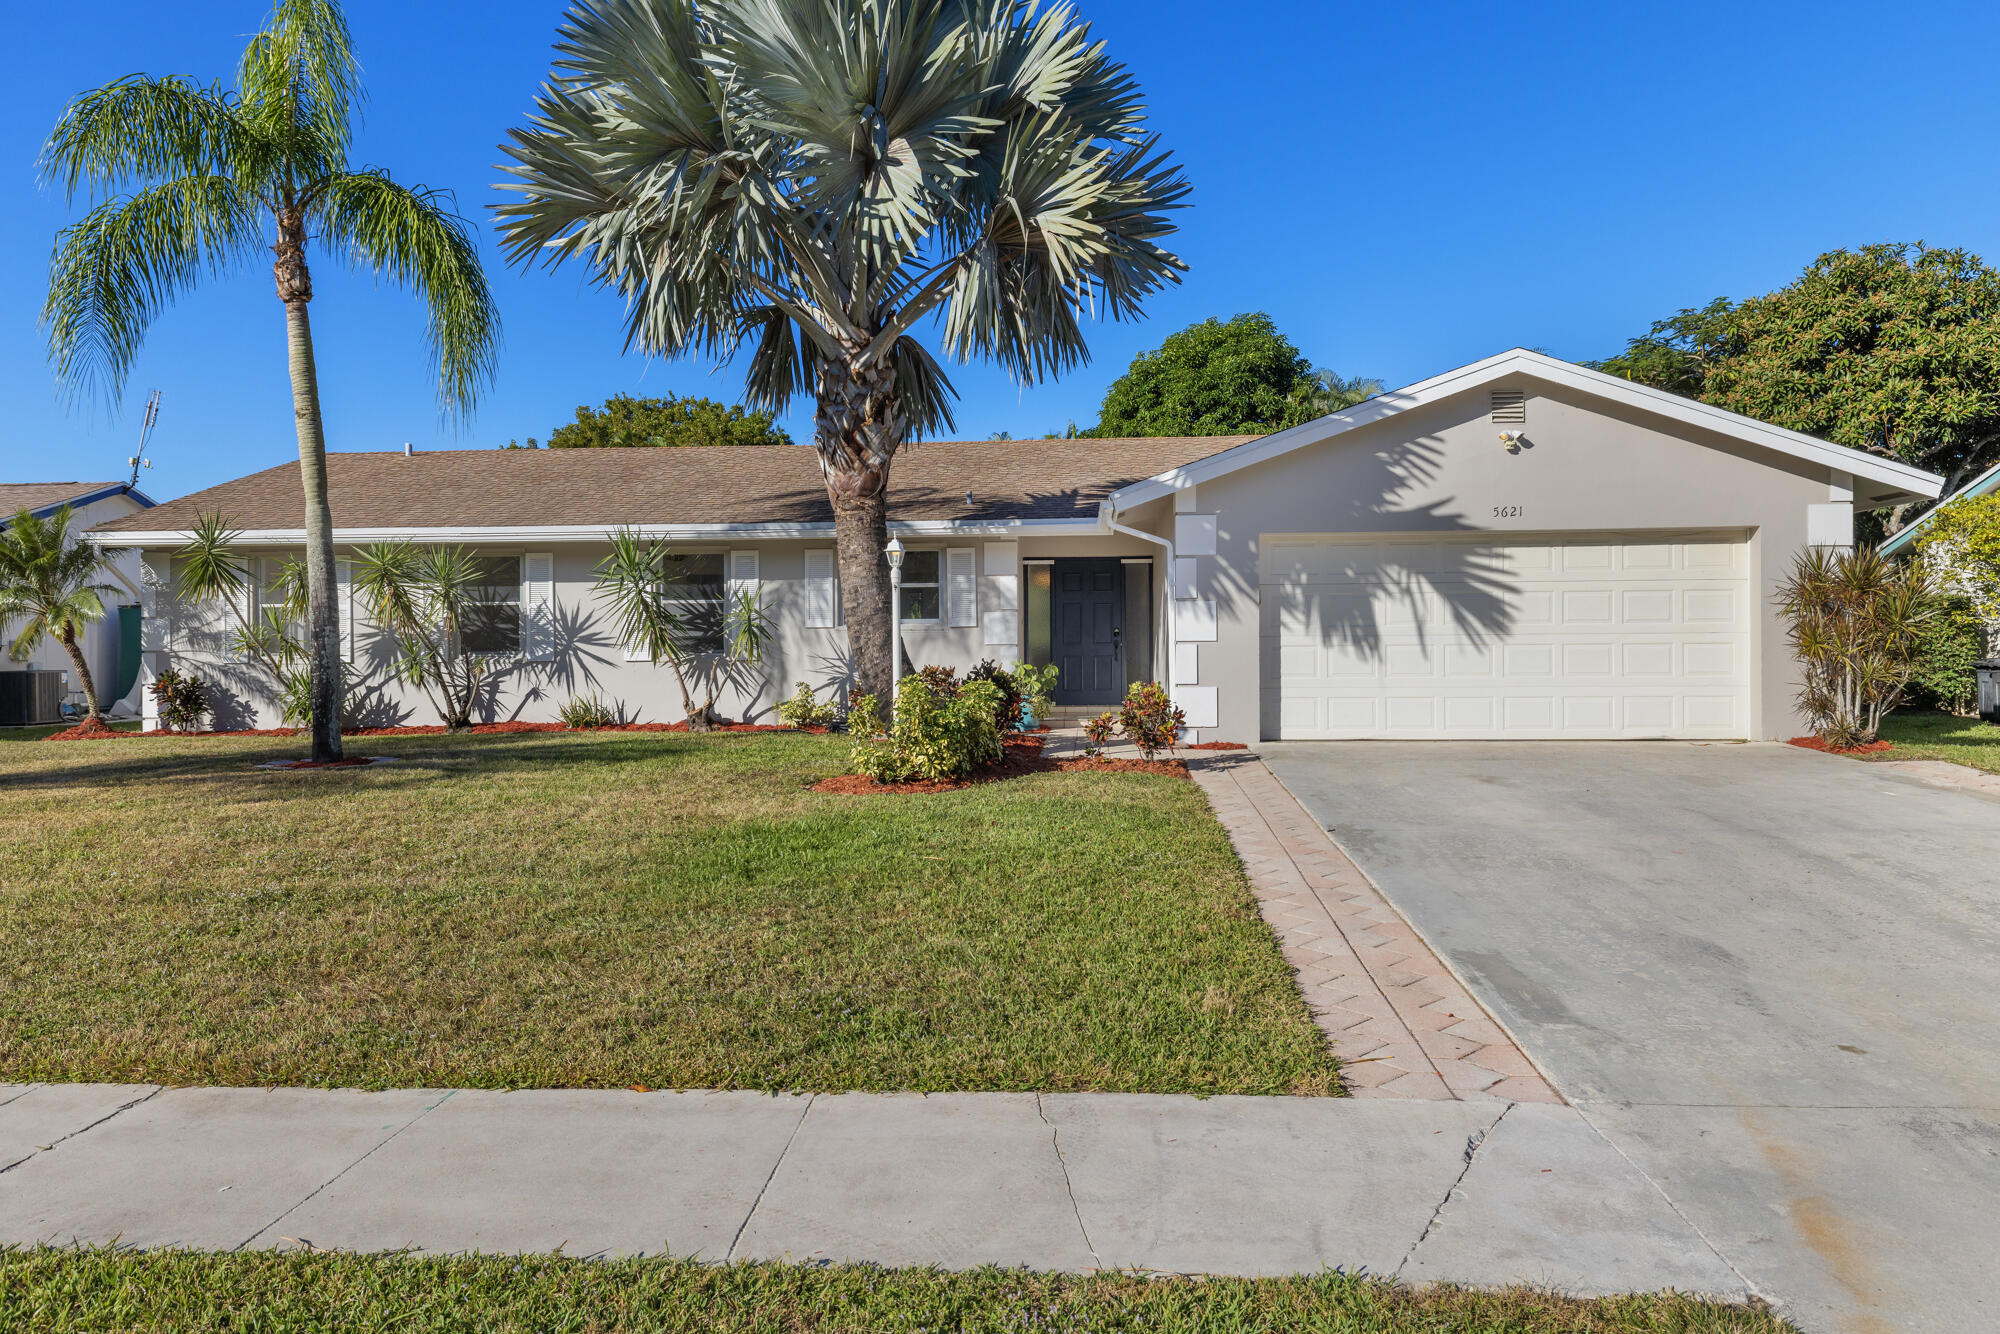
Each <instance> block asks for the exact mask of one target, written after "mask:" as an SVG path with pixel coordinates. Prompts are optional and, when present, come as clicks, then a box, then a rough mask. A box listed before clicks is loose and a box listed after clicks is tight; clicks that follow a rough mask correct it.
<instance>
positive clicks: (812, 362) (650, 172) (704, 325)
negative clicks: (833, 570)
mask: <svg viewBox="0 0 2000 1334" xmlns="http://www.w3.org/2000/svg"><path fill="white" fill-rule="evenodd" d="M557 52H558V58H557V61H556V64H555V68H554V70H553V72H552V74H551V77H550V81H549V83H548V84H547V85H546V86H545V87H544V89H543V92H542V94H541V96H540V98H539V99H538V100H537V103H536V109H535V113H534V115H533V117H532V119H531V121H530V123H529V124H528V126H527V127H526V128H524V129H517V130H514V131H512V132H511V139H512V142H511V143H510V144H509V145H508V146H507V151H508V152H509V153H510V154H511V155H512V156H513V157H514V159H515V162H514V164H513V165H511V166H509V167H508V168H507V170H508V171H509V172H510V173H511V174H512V175H513V176H515V177H516V178H517V179H516V181H515V182H514V183H512V184H511V185H510V186H509V187H508V188H510V189H512V190H515V191H518V192H519V194H520V198H519V199H518V200H517V201H515V202H513V203H510V204H507V205H505V206H503V207H502V208H501V209H500V210H499V212H500V215H501V219H502V222H501V226H502V232H503V235H504V237H505V241H506V248H507V251H508V254H509V257H510V258H511V259H512V260H513V261H515V262H517V263H528V262H533V261H535V260H537V259H539V260H543V261H545V262H547V263H549V264H551V265H554V264H559V263H561V262H563V261H565V260H567V259H570V258H572V257H574V258H578V259H580V260H581V261H583V262H584V263H586V264H587V265H588V266H589V267H590V269H591V270H592V272H593V274H594V276H595V278H596V279H597V280H598V281H599V282H601V283H602V284H604V285H605V286H608V287H611V288H613V289H615V290H617V291H618V292H620V293H621V294H622V295H624V296H625V298H626V300H627V302H628V305H629V318H628V323H627V335H626V336H627V345H628V346H636V347H639V348H641V349H642V350H644V351H647V352H652V353H657V354H661V355H665V356H678V355H681V354H683V353H687V352H691V351H698V352H703V353H707V354H711V355H718V356H727V355H729V354H732V353H734V352H735V351H736V350H737V349H739V348H740V347H742V346H743V345H744V344H746V343H747V344H749V345H750V347H751V348H752V356H751V359H750V364H749V368H748V387H747V394H746V397H747V398H748V399H749V401H750V403H751V404H752V405H753V406H756V407H762V408H767V409H770V410H773V411H777V410H782V409H783V408H784V407H785V406H786V404H787V403H788V402H789V400H790V399H791V397H792V395H794V394H805V393H810V394H811V395H812V396H813V399H814V402H815V406H816V413H815V417H814V424H813V425H814V432H813V443H814V446H815V448H816V449H817V450H818V451H819V457H820V467H821V471H822V474H823V475H824V477H825V481H826V489H827V494H828V496H829V498H830V499H831V501H832V505H833V511H834V521H835V532H836V542H837V545H838V548H839V553H840V554H839V559H840V582H841V589H842V597H843V601H844V604H845V607H846V613H847V619H848V622H849V627H850V632H851V633H850V649H851V653H852V656H853V659H854V664H855V674H856V677H857V685H858V687H859V688H860V689H862V690H866V691H870V692H877V693H879V692H882V691H884V690H886V689H887V687H888V686H889V684H890V681H891V680H892V676H891V672H892V664H891V663H890V660H889V650H888V639H889V597H888V594H889V588H888V577H887V571H886V570H885V568H884V565H883V558H882V547H883V545H884V542H885V539H886V537H887V527H886V525H887V496H886V492H887V488H888V484H889V471H890V464H891V462H892V461H893V460H894V458H895V455H896V452H897V450H898V449H900V448H901V447H902V446H903V445H904V443H905V442H906V441H908V440H909V439H911V438H912V437H913V436H919V435H924V434H928V433H931V432H933V431H936V430H938V429H940V428H947V429H948V428H949V427H950V426H951V423H952V416H951V407H950V401H951V399H952V398H953V397H954V393H953V390H952V388H951V385H950V383H949V382H948V381H947V380H946V378H945V375H944V372H943V370H942V369H941V368H940V366H939V365H938V362H937V361H936V360H934V359H933V358H932V356H931V354H930V353H929V352H928V351H926V350H925V348H924V346H923V344H922V343H921V342H919V341H918V339H917V338H916V337H915V336H914V331H915V330H916V329H917V327H918V326H919V325H920V324H923V323H924V322H926V321H930V322H931V324H932V326H933V327H934V328H935V331H936V334H937V336H938V340H939V343H940V345H941V347H942V349H943V351H944V352H946V353H947V354H949V355H950V356H952V357H954V358H956V359H958V360H960V361H967V360H970V359H971V358H972V357H973V356H975V355H976V356H980V357H989V358H992V359H994V360H996V361H998V362H999V363H1000V364H1001V365H1002V366H1004V367H1006V368H1007V369H1008V371H1010V372H1011V373H1012V374H1013V375H1014V377H1015V378H1016V380H1018V381H1019V382H1020V383H1023V384H1030V383H1034V382H1036V381H1038V380H1042V379H1046V378H1049V377H1052V376H1055V375H1058V374H1060V373H1061V372H1063V371H1065V370H1067V369H1069V368H1071V367H1073V366H1075V365H1077V364H1078V363H1080V362H1082V361H1083V360H1085V359H1086V358H1087V356H1088V351H1087V349H1086V347H1085V345H1084V340H1083V334H1082V331H1081V329H1080V327H1079V320H1080V317H1081V316H1082V315H1084V314H1085V313H1086V312H1091V313H1095V312H1099V311H1101V312H1103V313H1106V314H1109V315H1110V316H1111V317H1112V318H1114V319H1128V318H1133V317H1135V316H1136V315H1137V314H1138V313H1139V308H1140V303H1141V301H1142V299H1143V298H1144V297H1145V296H1147V295H1148V294H1149V293H1151V292H1153V291H1155V290H1156V289H1158V288H1159V287H1161V286H1162V285H1163V284H1165V283H1167V282H1173V281H1178V278H1179V273H1180V271H1181V270H1182V269H1183V268H1184V267H1185V266H1184V265H1182V263H1181V262H1180V260H1178V259H1177V258H1175V257H1174V256H1173V255H1171V254H1169V253H1168V252H1167V251H1166V250H1164V249H1162V248H1161V245H1160V242H1161V241H1162V239H1163V238H1165V237H1166V236H1167V235H1169V234H1170V233H1171V232H1172V231H1173V230H1174V229H1173V226H1172V225H1171V224H1170V223H1169V222H1167V221H1166V219H1165V217H1164V216H1163V213H1164V211H1165V210H1166V209H1169V208H1171V207H1174V206H1175V205H1176V204H1177V203H1178V201H1180V199H1181V198H1182V196H1183V195H1185V194H1186V192H1187V188H1188V187H1187V185H1186V183H1185V181H1184V180H1183V178H1182V176H1181V172H1180V169H1179V167H1177V166H1175V165H1174V164H1173V163H1172V162H1171V161H1170V159H1169V158H1168V155H1167V154H1166V153H1165V152H1163V151H1162V150H1161V149H1160V147H1159V144H1158V140H1157V138H1156V137H1154V136H1151V135H1148V134H1147V133H1145V132H1144V129H1143V116H1142V111H1143V108H1142V106H1141V103H1140V96H1139V90H1138V88H1137V86H1136V85H1135V83H1134V82H1133V80H1132V77H1131V76H1130V74H1128V73H1127V72H1126V70H1125V69H1124V67H1123V66H1121V65H1119V64H1117V63H1115V62H1113V61H1112V60H1111V59H1109V58H1108V57H1107V56H1106V54H1105V51H1104V47H1103V44H1102V43H1101V42H1095V41H1093V40H1091V37H1090V30H1089V27H1088V26H1087V25H1086V24H1083V23H1080V22H1078V21H1077V19H1076V17H1075V14H1074V11H1072V10H1071V9H1070V8H1069V7H1068V6H1066V5H1054V6H1050V7H1048V8H1045V9H1037V8H1035V7H1033V6H1030V5H1026V4H1022V3H1019V2H1018V0H800V2H798V3H791V2H790V0H700V3H696V0H594V2H593V3H590V4H579V5H578V6H577V7H576V8H575V9H573V10H571V13H570V19H569V21H568V22H567V23H566V24H565V25H564V26H563V28H562V29H561V31H560V33H559V36H558V44H557Z"/></svg>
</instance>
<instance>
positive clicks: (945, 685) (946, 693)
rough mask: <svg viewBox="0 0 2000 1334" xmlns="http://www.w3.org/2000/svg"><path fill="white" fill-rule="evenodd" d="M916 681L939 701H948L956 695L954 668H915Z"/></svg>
mask: <svg viewBox="0 0 2000 1334" xmlns="http://www.w3.org/2000/svg"><path fill="white" fill-rule="evenodd" d="M917 679H918V680H919V681H922V682H923V683H924V685H925V686H926V687H928V688H929V690H930V692H931V693H932V694H933V695H936V696H937V697H938V698H939V699H950V698H951V697H952V696H953V695H956V694H957V693H958V668H956V667H939V666H936V665H932V666H929V667H919V668H917ZM897 698H898V699H901V698H902V696H901V695H900V694H898V695H897Z"/></svg>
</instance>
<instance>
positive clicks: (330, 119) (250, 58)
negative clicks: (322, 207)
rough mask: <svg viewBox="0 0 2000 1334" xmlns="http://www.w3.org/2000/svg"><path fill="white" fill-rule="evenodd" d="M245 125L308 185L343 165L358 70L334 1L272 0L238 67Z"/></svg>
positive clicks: (358, 95) (358, 94)
mask: <svg viewBox="0 0 2000 1334" xmlns="http://www.w3.org/2000/svg"><path fill="white" fill-rule="evenodd" d="M236 90H237V96H238V98H239V99H240V103H241V106H242V114H243V117H244V119H245V120H246V121H248V122H249V123H250V124H251V125H253V126H254V127H255V128H256V129H257V130H258V131H259V132H260V133H261V134H262V135H263V136H264V137H265V138H267V139H269V140H271V141H273V142H275V143H278V144H281V145H283V147H284V149H285V153H286V156H287V157H288V158H289V159H290V161H291V163H292V164H293V165H294V166H295V167H298V168H302V169H303V170H302V172H301V174H302V175H303V176H304V177H305V178H307V179H311V178H313V177H318V176H323V175H327V174H329V173H331V172H334V171H338V170H340V169H341V168H343V167H345V166H346V164H347V150H348V145H349V143H350V142H351V141H352V137H353V121H354V113H355V110H356V108H357V107H358V106H359V105H360V103H361V102H362V100H363V97H364V93H363V91H362V87H361V65H360V62H359V61H357V60H356V59H355V57H354V37H353V34H352V33H351V32H350V31H349V30H348V27H347V16H346V15H345V14H344V13H343V12H342V11H341V8H340V4H339V0H277V3H276V5H275V6H273V8H272V10H271V17H270V19H269V21H268V22H267V23H266V24H265V25H264V29H263V31H262V32H259V33H258V34H257V35H256V36H255V37H253V38H251V39H250V44H249V45H248V46H246V47H244V49H243V59H242V61H241V62H240V63H239V64H238V66H237V71H236Z"/></svg>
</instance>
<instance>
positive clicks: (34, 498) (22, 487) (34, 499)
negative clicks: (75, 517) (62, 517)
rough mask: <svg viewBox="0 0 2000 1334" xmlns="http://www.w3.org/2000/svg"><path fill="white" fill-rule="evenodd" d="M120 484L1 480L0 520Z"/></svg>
mask: <svg viewBox="0 0 2000 1334" xmlns="http://www.w3.org/2000/svg"><path fill="white" fill-rule="evenodd" d="M118 485H120V483H117V482H0V520H5V519H11V518H13V517H14V516H15V515H16V514H18V513H19V512H20V511H22V510H38V509H40V508H42V506H44V505H60V504H62V503H63V502H64V501H65V500H75V499H77V498H78V497H80V496H87V495H89V494H90V493H91V492H93V491H106V490H109V489H110V488H112V487H114V486H118Z"/></svg>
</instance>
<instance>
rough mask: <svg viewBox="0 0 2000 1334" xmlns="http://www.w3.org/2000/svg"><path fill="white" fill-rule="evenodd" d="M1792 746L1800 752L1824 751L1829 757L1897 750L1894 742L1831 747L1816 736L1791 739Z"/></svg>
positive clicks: (1874, 753) (1873, 742)
mask: <svg viewBox="0 0 2000 1334" xmlns="http://www.w3.org/2000/svg"><path fill="white" fill-rule="evenodd" d="M1790 744H1791V745H1794V746H1797V747H1798V748H1799V749H1800V750H1823V751H1825V752H1826V753H1827V754H1829V755H1877V754H1880V753H1881V752H1883V751H1885V750H1894V749H1895V748H1896V743H1895V742H1893V741H1871V742H1869V743H1868V744H1867V745H1865V746H1848V747H1845V748H1842V747H1839V746H1829V745H1827V744H1826V742H1824V741H1821V740H1820V739H1819V738H1818V737H1816V736H1795V737H1793V738H1792V739H1791V742H1790Z"/></svg>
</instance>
